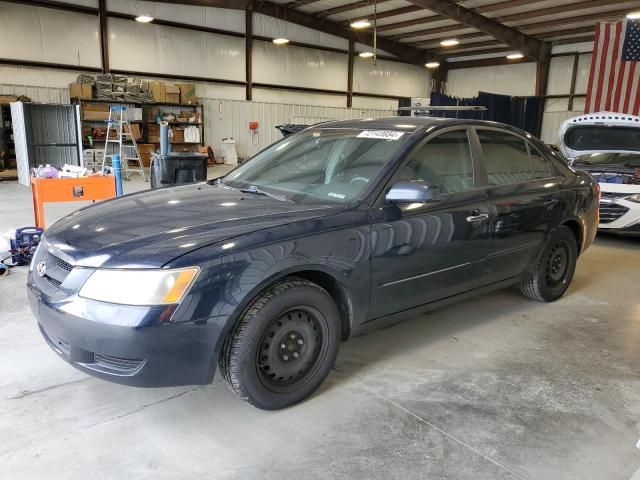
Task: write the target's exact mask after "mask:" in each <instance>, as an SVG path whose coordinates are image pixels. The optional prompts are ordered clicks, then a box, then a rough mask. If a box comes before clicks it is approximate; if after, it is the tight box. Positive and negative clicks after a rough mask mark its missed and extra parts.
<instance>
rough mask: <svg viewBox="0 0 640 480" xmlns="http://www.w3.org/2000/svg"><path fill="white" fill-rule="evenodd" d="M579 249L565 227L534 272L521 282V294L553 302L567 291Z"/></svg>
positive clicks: (551, 243) (548, 244)
mask: <svg viewBox="0 0 640 480" xmlns="http://www.w3.org/2000/svg"><path fill="white" fill-rule="evenodd" d="M577 258H578V246H577V242H576V239H575V237H574V235H573V232H572V231H571V230H570V229H569V228H568V227H565V226H561V227H560V228H558V230H557V231H556V233H555V234H554V235H553V236H552V237H551V239H550V240H549V242H548V243H547V246H546V247H545V249H544V251H543V252H542V255H541V256H540V258H539V259H538V263H537V265H536V267H535V269H534V270H533V271H532V272H530V273H529V274H528V275H527V276H526V277H525V278H524V279H523V281H522V284H521V286H520V290H521V291H522V293H523V294H524V295H525V296H526V297H529V298H531V299H533V300H538V301H540V302H553V301H555V300H557V299H559V298H560V297H562V295H564V293H565V292H566V291H567V289H568V288H569V285H570V284H571V280H572V279H573V274H574V272H575V269H576V260H577Z"/></svg>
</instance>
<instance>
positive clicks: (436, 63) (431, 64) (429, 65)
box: [424, 62, 440, 68]
mask: <svg viewBox="0 0 640 480" xmlns="http://www.w3.org/2000/svg"><path fill="white" fill-rule="evenodd" d="M424 66H425V67H427V68H438V67H439V66H440V62H428V63H425V64H424Z"/></svg>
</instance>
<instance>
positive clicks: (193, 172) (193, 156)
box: [151, 152, 208, 188]
mask: <svg viewBox="0 0 640 480" xmlns="http://www.w3.org/2000/svg"><path fill="white" fill-rule="evenodd" d="M207 158H208V157H207V156H206V155H202V154H200V153H191V152H180V153H170V154H169V155H160V154H157V153H154V154H153V156H152V158H151V188H161V187H171V186H174V185H184V184H186V183H194V182H204V181H205V180H206V179H207Z"/></svg>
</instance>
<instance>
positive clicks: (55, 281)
mask: <svg viewBox="0 0 640 480" xmlns="http://www.w3.org/2000/svg"><path fill="white" fill-rule="evenodd" d="M44 279H45V280H46V281H47V282H49V283H50V284H51V285H52V286H54V287H55V288H59V287H60V285H62V282H59V281H58V280H56V279H55V278H51V277H50V276H49V275H45V276H44Z"/></svg>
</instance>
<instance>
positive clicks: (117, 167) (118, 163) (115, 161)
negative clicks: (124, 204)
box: [111, 155, 122, 197]
mask: <svg viewBox="0 0 640 480" xmlns="http://www.w3.org/2000/svg"><path fill="white" fill-rule="evenodd" d="M111 165H112V166H113V173H114V174H115V176H116V197H121V196H122V160H121V159H120V155H113V156H112V157H111Z"/></svg>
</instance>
